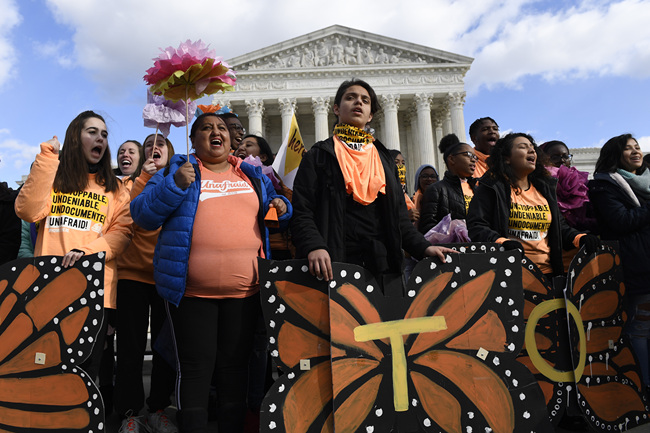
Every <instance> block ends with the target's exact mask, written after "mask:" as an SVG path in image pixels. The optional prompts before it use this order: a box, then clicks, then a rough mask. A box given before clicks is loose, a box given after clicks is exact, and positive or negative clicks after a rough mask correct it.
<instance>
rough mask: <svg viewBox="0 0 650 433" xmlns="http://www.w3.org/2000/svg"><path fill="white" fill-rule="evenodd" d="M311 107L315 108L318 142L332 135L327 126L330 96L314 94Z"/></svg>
mask: <svg viewBox="0 0 650 433" xmlns="http://www.w3.org/2000/svg"><path fill="white" fill-rule="evenodd" d="M311 108H312V109H313V110H314V139H315V141H316V142H318V141H321V140H325V139H326V138H327V137H329V136H330V132H329V127H328V126H327V114H328V113H329V111H330V98H329V97H325V96H313V97H312V98H311Z"/></svg>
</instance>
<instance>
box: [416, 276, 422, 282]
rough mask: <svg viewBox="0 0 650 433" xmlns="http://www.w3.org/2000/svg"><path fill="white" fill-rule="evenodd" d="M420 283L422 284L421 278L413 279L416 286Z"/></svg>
mask: <svg viewBox="0 0 650 433" xmlns="http://www.w3.org/2000/svg"><path fill="white" fill-rule="evenodd" d="M421 282H422V278H421V277H420V276H417V277H416V278H415V283H416V284H420V283H421Z"/></svg>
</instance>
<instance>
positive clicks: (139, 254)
mask: <svg viewBox="0 0 650 433" xmlns="http://www.w3.org/2000/svg"><path fill="white" fill-rule="evenodd" d="M379 109H380V107H379V103H378V99H377V95H376V94H375V91H374V90H373V88H372V87H371V86H370V85H369V84H368V83H366V82H365V81H362V80H358V79H352V80H349V81H345V82H344V83H342V84H341V86H340V87H339V89H338V92H337V93H336V95H335V98H334V104H333V113H334V115H335V116H336V118H337V121H336V124H335V126H334V128H333V132H332V136H331V137H329V138H328V139H326V140H323V141H319V142H318V143H315V144H314V145H313V146H311V148H310V149H309V151H307V152H306V153H305V154H304V156H303V159H302V162H301V164H300V168H299V170H298V173H297V175H296V177H295V181H294V186H293V190H291V189H289V188H287V187H286V186H285V185H284V184H283V183H282V181H281V180H280V179H279V177H278V176H277V174H276V173H274V172H273V169H272V168H271V163H272V162H273V158H274V155H273V152H272V150H271V146H270V145H269V143H268V142H267V141H266V140H265V139H264V138H263V137H259V136H256V135H246V131H245V129H244V128H243V125H242V124H241V121H240V120H239V119H238V117H237V116H236V115H235V114H234V113H225V114H216V113H204V114H201V115H200V116H198V117H197V118H196V120H194V122H193V124H192V126H191V132H190V140H191V143H192V149H193V152H192V153H190V155H181V154H175V153H174V147H173V146H172V143H171V142H170V141H169V140H168V139H166V138H165V137H163V136H162V135H160V134H151V135H148V136H147V137H146V138H145V139H144V141H143V144H140V143H139V142H138V141H136V140H129V141H126V142H125V143H123V144H122V145H121V146H120V147H119V149H118V155H117V162H118V168H117V170H113V168H112V167H111V152H110V149H109V146H108V130H107V127H106V124H105V122H104V119H103V118H102V117H101V116H100V115H98V114H96V113H94V112H92V111H85V112H83V113H81V114H79V115H78V116H77V117H76V118H75V119H74V120H73V121H72V122H71V123H70V125H69V127H68V129H67V131H66V136H65V139H64V142H63V145H61V143H60V142H59V140H58V138H57V137H53V138H52V139H50V140H48V141H45V142H44V143H42V144H41V151H40V153H39V154H38V155H37V156H36V160H35V162H34V164H33V165H32V168H31V171H30V174H29V177H28V178H27V180H26V181H25V183H24V185H23V186H22V187H21V188H20V190H19V191H14V190H12V189H11V188H8V186H7V185H6V184H0V211H1V212H2V214H1V217H2V224H1V227H2V236H0V239H1V242H2V248H0V253H1V254H2V256H1V257H0V259H1V260H2V263H5V262H7V261H10V260H12V259H15V258H16V257H29V256H41V255H60V256H63V266H65V267H68V266H71V265H73V264H74V263H75V262H77V261H78V260H80V259H81V258H82V257H83V256H84V255H86V254H93V253H97V252H100V251H104V252H105V253H106V268H105V269H106V271H105V277H104V281H105V291H104V293H105V296H104V307H105V309H104V314H105V320H104V321H103V327H102V329H101V331H100V335H99V338H98V339H97V341H96V343H95V346H94V349H93V351H92V354H91V355H90V357H89V358H88V359H87V360H86V361H85V362H84V363H83V364H82V368H84V369H85V370H86V371H87V372H88V374H89V375H91V377H93V378H97V379H98V381H99V386H100V389H101V392H102V396H103V399H104V403H105V406H106V409H107V411H108V412H111V411H113V410H114V411H115V412H117V413H118V414H119V416H120V417H121V418H122V419H123V422H122V424H121V427H120V432H139V431H153V432H162V433H169V432H175V431H178V430H180V431H181V432H204V431H207V428H208V423H209V421H210V420H211V419H212V417H216V422H217V424H218V429H219V431H220V432H241V431H245V430H246V429H249V428H251V427H250V426H251V425H252V430H251V431H253V430H255V429H256V428H257V429H259V427H258V424H256V422H258V420H259V410H260V406H261V398H262V396H263V395H264V391H265V390H266V387H267V386H268V377H267V376H268V375H267V374H265V372H268V371H270V368H268V366H267V354H266V342H267V339H266V335H265V331H264V326H263V320H262V315H261V307H260V286H259V275H258V269H257V263H258V262H257V259H258V257H262V258H273V259H290V258H299V259H306V260H307V263H308V268H309V271H310V272H311V273H312V274H313V275H314V276H316V277H318V278H322V279H325V280H328V281H329V280H330V279H332V278H333V273H332V262H344V263H350V264H356V265H360V266H363V267H365V268H366V269H368V270H369V271H370V272H371V273H372V275H373V276H374V277H375V279H376V280H377V281H378V283H379V285H380V287H381V289H382V290H383V291H384V293H387V294H392V295H400V294H402V291H403V288H404V284H405V277H404V275H405V273H404V271H405V268H408V264H409V263H414V262H416V261H417V260H421V259H422V258H424V257H428V256H430V257H434V259H439V260H444V256H445V254H448V253H452V252H453V251H452V250H451V249H449V248H446V247H444V246H438V245H432V243H431V242H429V241H428V240H427V239H429V237H428V236H427V235H428V234H429V233H431V232H432V231H435V230H436V229H437V227H438V225H439V223H440V222H441V221H442V220H443V219H445V218H448V219H451V220H455V221H462V224H464V227H466V229H467V234H468V239H469V240H471V241H474V242H496V243H499V244H501V246H502V247H503V248H504V249H506V250H508V249H517V250H520V251H521V252H522V253H523V254H526V256H528V257H529V258H530V260H531V261H532V262H534V263H535V264H536V265H537V266H538V267H539V268H540V270H541V271H542V272H543V273H544V274H546V275H547V276H549V277H553V276H557V275H562V274H563V273H565V272H566V269H567V266H568V264H569V263H570V261H571V259H572V257H573V256H574V255H575V253H576V252H577V251H578V248H580V247H584V248H585V249H586V251H587V253H593V252H595V251H596V250H597V249H598V248H599V247H600V242H601V240H616V241H618V242H619V248H620V250H619V251H620V256H621V262H622V266H623V271H624V276H625V281H624V282H625V285H626V289H627V292H626V301H627V302H626V306H627V307H626V308H627V311H628V317H629V319H628V323H627V327H626V333H627V334H628V335H629V336H630V337H631V340H632V344H633V347H634V350H635V352H636V355H637V357H638V359H639V362H640V365H641V371H642V378H643V383H644V385H645V386H649V385H650V372H649V371H648V365H649V363H650V360H649V350H648V341H649V339H650V287H646V284H647V282H648V281H650V251H648V249H650V172H649V170H648V169H647V168H646V166H645V164H644V161H643V154H642V153H641V150H640V148H639V144H638V142H637V140H636V139H635V138H634V137H632V136H631V135H629V134H624V135H620V136H617V137H613V138H611V139H610V140H609V141H607V142H606V143H605V144H604V145H603V147H602V149H601V152H600V157H599V159H598V162H597V164H596V167H595V174H594V176H593V180H591V181H588V176H587V173H584V172H580V171H578V170H576V169H575V168H574V167H572V166H571V161H572V155H571V154H570V153H569V148H568V146H567V145H566V144H565V143H563V142H561V141H551V142H547V143H544V144H542V145H541V146H538V145H537V143H536V142H535V140H534V139H533V137H532V136H530V135H529V134H526V133H509V134H506V135H504V136H500V134H499V126H498V124H497V122H496V121H495V120H494V119H491V118H490V117H485V118H481V119H478V120H476V121H475V122H473V123H472V124H471V126H470V128H469V135H470V138H471V141H472V143H473V146H472V145H470V144H468V143H463V142H460V141H459V139H458V138H457V137H456V136H455V135H453V134H451V135H448V136H446V137H444V138H443V139H442V140H441V142H440V144H439V149H440V152H441V153H442V155H443V161H444V165H445V167H437V169H438V170H440V169H444V174H441V175H439V174H438V170H437V169H436V167H434V166H433V165H431V164H423V165H422V166H420V167H419V168H418V169H417V171H416V173H415V184H414V185H413V191H412V194H410V193H409V191H408V188H407V181H406V178H407V176H406V167H405V160H404V158H403V157H402V155H401V153H400V152H399V151H394V150H393V151H391V150H388V149H386V147H384V145H383V144H382V143H381V142H380V141H379V140H377V139H376V138H375V137H374V136H373V135H372V134H371V133H370V132H369V131H370V128H369V125H370V124H371V122H372V119H373V116H374V115H375V113H376V112H377V111H378V110H379ZM79 194H86V195H88V196H89V197H92V199H93V200H94V201H95V202H96V206H95V209H96V214H95V215H94V216H93V217H92V218H91V221H90V224H91V225H92V227H90V229H88V227H83V228H80V227H76V226H73V225H70V227H68V229H67V230H58V229H57V230H54V229H53V228H54V227H55V226H56V227H60V226H61V225H62V224H63V225H65V224H73V223H70V222H69V221H71V220H73V218H72V219H71V218H68V219H67V220H62V213H61V212H60V209H59V210H57V206H56V205H55V204H56V203H61V202H63V201H65V199H66V198H65V196H76V195H79ZM271 211H272V213H275V215H276V217H275V218H276V220H275V221H276V224H274V225H273V227H268V226H267V225H268V224H265V220H266V216H267V214H268V213H269V212H271ZM21 220H22V224H21ZM115 330H117V344H116V346H117V354H115V353H114V352H113V350H112V349H113V346H114V344H113V335H114V333H115ZM148 332H150V334H151V346H152V347H153V360H152V366H153V369H152V372H151V388H150V390H149V392H148V395H149V397H148V399H147V400H146V401H145V395H146V394H147V393H146V392H145V389H144V385H143V380H142V374H143V373H142V370H143V360H144V356H145V351H146V345H147V335H148ZM170 353H171V354H172V355H171V356H170V355H169V354H170ZM115 359H116V360H117V361H116V364H115V365H113V364H114V363H113V362H112V361H113V360H115ZM260 371H261V372H262V373H261V374H260ZM249 382H250V383H249ZM256 382H258V383H256ZM172 399H175V401H174V402H173V403H174V404H173V406H174V407H175V408H176V409H177V413H176V422H177V424H178V427H177V426H176V425H174V424H173V423H172V422H171V421H170V419H169V411H171V410H172V409H170V407H171V406H172ZM113 403H114V404H113ZM141 413H145V415H141ZM251 420H252V421H251Z"/></svg>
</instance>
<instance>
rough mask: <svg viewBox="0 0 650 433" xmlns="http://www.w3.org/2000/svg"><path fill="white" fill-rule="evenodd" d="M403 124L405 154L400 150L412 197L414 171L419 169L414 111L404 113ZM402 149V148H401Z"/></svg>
mask: <svg viewBox="0 0 650 433" xmlns="http://www.w3.org/2000/svg"><path fill="white" fill-rule="evenodd" d="M404 123H405V124H406V128H405V132H406V146H405V147H406V152H405V151H404V149H402V156H403V157H404V159H405V160H406V185H407V190H408V193H409V196H412V195H413V185H411V182H412V181H413V176H415V170H417V169H418V167H419V164H418V163H419V161H420V155H419V151H418V147H417V144H416V143H417V137H416V134H417V113H416V112H415V109H414V108H412V107H409V109H408V110H406V112H405V113H404ZM402 147H404V146H402Z"/></svg>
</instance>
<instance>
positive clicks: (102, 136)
mask: <svg viewBox="0 0 650 433" xmlns="http://www.w3.org/2000/svg"><path fill="white" fill-rule="evenodd" d="M16 213H17V214H18V216H19V217H20V218H21V219H23V220H25V221H27V222H30V223H31V222H37V221H38V222H40V224H39V228H38V234H37V237H36V245H35V247H34V256H45V255H60V256H63V258H62V260H61V265H62V266H63V267H64V268H66V267H69V266H72V265H73V264H74V263H75V262H76V261H78V260H80V259H81V258H82V257H83V256H84V255H85V254H95V253H99V252H102V251H103V252H105V253H106V256H105V259H106V265H105V272H104V307H105V308H108V309H114V308H116V286H117V275H116V271H117V264H116V260H115V258H116V257H118V256H119V255H120V254H122V252H124V250H125V249H126V247H127V245H128V244H129V241H130V239H131V223H132V220H131V215H130V212H129V192H128V190H127V189H126V188H125V187H124V185H123V184H122V182H121V181H120V180H119V179H118V178H117V177H116V176H115V174H114V173H113V170H112V168H111V154H110V149H109V147H108V130H107V129H106V123H105V122H104V119H103V118H102V116H100V115H99V114H97V113H94V112H92V111H84V112H83V113H81V114H79V115H78V116H77V117H76V118H75V119H74V120H73V121H72V122H71V123H70V125H69V126H68V129H67V130H66V133H65V141H64V142H63V147H61V144H60V143H59V140H58V138H57V137H56V136H54V137H53V138H51V139H50V140H48V141H46V142H44V143H41V152H40V153H39V154H38V155H36V161H35V162H34V165H33V166H32V169H31V172H30V173H29V177H28V178H27V180H26V181H25V184H24V185H23V187H22V189H21V191H20V194H18V197H17V199H16ZM105 314H108V312H107V311H105ZM106 326H107V321H106V320H104V321H103V328H102V330H101V331H100V333H99V335H98V337H97V340H96V341H95V345H94V346H93V351H92V353H91V355H90V357H89V358H88V359H87V360H86V361H85V362H84V363H82V364H81V367H82V368H83V369H84V370H85V371H86V372H88V374H89V375H90V377H91V378H92V379H93V380H94V379H95V378H96V376H97V372H98V370H99V364H100V361H101V355H102V351H103V348H104V338H105V335H106Z"/></svg>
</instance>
